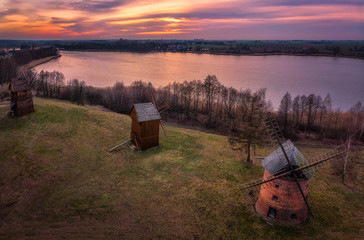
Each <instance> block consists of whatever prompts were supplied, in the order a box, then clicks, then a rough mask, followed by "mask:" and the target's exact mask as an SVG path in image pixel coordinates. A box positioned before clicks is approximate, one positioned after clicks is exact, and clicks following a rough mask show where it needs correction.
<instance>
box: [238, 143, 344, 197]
mask: <svg viewBox="0 0 364 240" xmlns="http://www.w3.org/2000/svg"><path fill="white" fill-rule="evenodd" d="M347 152H348V147H347V145H346V144H344V145H341V146H339V147H337V148H335V149H333V150H331V151H329V152H327V153H324V154H321V155H319V156H317V157H316V158H315V159H314V161H312V162H311V163H310V164H307V165H305V166H302V167H299V168H296V169H292V170H289V171H287V172H284V173H281V174H278V175H276V176H270V177H268V178H261V179H256V180H253V181H251V182H248V183H246V184H244V185H243V186H242V187H241V188H240V189H241V190H245V189H248V188H252V187H255V186H259V185H261V184H265V183H268V182H271V181H274V180H275V179H278V178H281V177H286V176H289V175H291V174H293V173H294V172H295V173H296V175H297V176H298V177H300V176H301V175H302V174H303V170H305V169H308V168H318V167H321V166H324V164H325V163H328V162H329V161H336V160H341V159H343V158H344V157H345V155H346V153H347Z"/></svg>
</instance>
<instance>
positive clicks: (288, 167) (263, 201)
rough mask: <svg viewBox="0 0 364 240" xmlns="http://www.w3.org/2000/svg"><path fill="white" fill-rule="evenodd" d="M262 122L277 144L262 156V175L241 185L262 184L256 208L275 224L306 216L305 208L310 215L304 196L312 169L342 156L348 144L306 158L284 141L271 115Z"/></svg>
mask: <svg viewBox="0 0 364 240" xmlns="http://www.w3.org/2000/svg"><path fill="white" fill-rule="evenodd" d="M264 125H265V127H266V130H267V132H268V133H269V135H270V136H271V138H272V140H273V141H275V142H276V143H278V145H279V147H278V149H276V150H275V151H274V152H272V153H271V154H270V155H268V156H267V157H265V158H264V159H263V161H262V166H263V168H264V169H265V172H264V176H263V178H261V179H257V180H254V181H251V182H249V183H247V184H245V185H244V186H243V187H242V188H241V189H242V190H245V189H249V188H252V187H256V186H261V188H260V193H259V197H258V201H257V202H256V204H255V208H256V211H257V212H258V214H259V215H261V216H262V217H263V219H265V220H267V221H269V222H272V223H278V224H292V223H293V224H295V223H301V222H303V221H304V220H305V219H306V218H307V214H308V212H309V213H310V215H312V211H311V208H310V206H309V203H308V200H307V197H308V186H309V180H310V179H311V178H312V177H313V175H314V169H315V168H317V167H319V166H322V165H323V164H324V163H328V162H330V161H333V160H338V159H342V158H344V157H345V154H346V153H347V152H348V147H347V145H342V146H340V147H338V148H336V149H334V150H332V151H330V152H328V153H325V154H323V155H319V156H316V158H315V159H313V160H312V161H308V160H306V159H305V158H304V156H303V155H302V154H301V153H300V152H299V150H298V149H297V148H296V147H295V146H294V145H293V144H292V142H291V141H290V140H287V141H285V139H284V137H283V134H282V133H281V131H280V128H279V126H278V123H277V122H276V120H275V118H274V117H273V116H272V115H269V116H268V117H267V118H266V119H265V121H264ZM312 216H313V215H312Z"/></svg>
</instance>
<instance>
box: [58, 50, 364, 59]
mask: <svg viewBox="0 0 364 240" xmlns="http://www.w3.org/2000/svg"><path fill="white" fill-rule="evenodd" d="M60 50H61V51H65V52H116V53H117V52H120V53H141V54H145V53H182V54H183V53H192V54H198V55H200V54H209V55H216V56H252V57H254V56H300V57H304V56H307V57H310V56H311V57H332V58H351V59H360V60H364V57H360V56H346V55H332V54H301V53H251V54H244V53H211V52H196V51H187V52H171V51H165V52H163V51H144V52H143V51H113V50H108V49H82V50H76V49H72V50H65V49H60Z"/></svg>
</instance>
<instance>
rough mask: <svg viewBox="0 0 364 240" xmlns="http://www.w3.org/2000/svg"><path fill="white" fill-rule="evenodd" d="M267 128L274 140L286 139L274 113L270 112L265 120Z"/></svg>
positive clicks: (282, 141)
mask: <svg viewBox="0 0 364 240" xmlns="http://www.w3.org/2000/svg"><path fill="white" fill-rule="evenodd" d="M263 122H264V126H265V129H266V131H267V133H268V135H269V136H270V137H271V139H272V141H276V142H278V143H279V142H280V143H284V142H285V141H286V140H285V139H284V137H283V133H282V131H281V129H280V127H279V125H278V122H277V120H276V119H275V117H274V116H273V115H272V114H268V115H267V116H266V118H265V119H264V120H263Z"/></svg>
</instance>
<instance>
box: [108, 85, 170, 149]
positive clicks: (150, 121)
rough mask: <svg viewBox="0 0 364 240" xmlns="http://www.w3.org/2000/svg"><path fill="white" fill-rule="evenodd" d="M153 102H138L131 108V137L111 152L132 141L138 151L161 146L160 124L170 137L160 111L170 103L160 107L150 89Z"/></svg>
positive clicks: (165, 108)
mask: <svg viewBox="0 0 364 240" xmlns="http://www.w3.org/2000/svg"><path fill="white" fill-rule="evenodd" d="M149 95H150V97H151V100H152V102H146V103H136V104H134V105H133V107H132V108H131V110H130V113H129V115H130V117H131V119H132V124H131V131H130V139H129V140H127V141H124V142H122V143H121V144H119V145H116V146H115V147H113V148H111V149H110V150H109V152H112V151H114V150H116V149H117V148H119V147H121V146H122V145H124V144H126V143H128V142H131V143H132V144H133V145H134V146H135V147H136V148H137V149H138V151H142V150H145V149H148V148H152V147H157V146H159V125H160V126H161V127H162V129H163V133H164V135H165V136H166V137H168V134H167V129H166V127H165V126H164V124H163V122H162V119H161V115H160V113H161V112H163V111H165V110H167V109H168V108H169V107H170V104H169V103H166V104H164V105H163V107H161V108H159V107H158V104H157V102H156V101H155V97H154V95H153V92H151V91H149Z"/></svg>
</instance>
